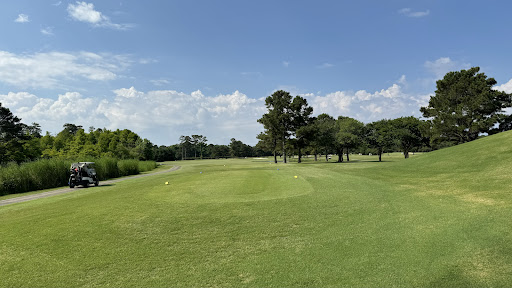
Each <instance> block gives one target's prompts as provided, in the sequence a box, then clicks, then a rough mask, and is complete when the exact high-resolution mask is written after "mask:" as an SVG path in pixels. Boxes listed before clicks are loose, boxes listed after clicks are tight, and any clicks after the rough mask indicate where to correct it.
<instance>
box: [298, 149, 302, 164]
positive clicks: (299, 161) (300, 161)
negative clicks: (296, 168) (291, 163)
mask: <svg viewBox="0 0 512 288" xmlns="http://www.w3.org/2000/svg"><path fill="white" fill-rule="evenodd" d="M301 157H302V154H301V153H300V147H299V160H298V163H302V160H301Z"/></svg>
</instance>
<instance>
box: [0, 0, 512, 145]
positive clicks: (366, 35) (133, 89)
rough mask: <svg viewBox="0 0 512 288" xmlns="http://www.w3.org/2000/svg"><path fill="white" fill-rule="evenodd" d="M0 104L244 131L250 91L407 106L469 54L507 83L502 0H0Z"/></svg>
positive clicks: (252, 110)
mask: <svg viewBox="0 0 512 288" xmlns="http://www.w3.org/2000/svg"><path fill="white" fill-rule="evenodd" d="M0 5H1V9H0V22H1V23H0V27H1V28H0V39H2V40H1V41H0V103H2V105H3V106H5V107H8V108H9V109H11V111H12V112H13V113H14V114H15V115H17V116H19V117H21V118H22V121H23V122H24V123H27V124H29V123H32V122H37V123H39V124H41V126H42V129H43V131H49V132H51V133H53V134H55V133H57V132H59V131H60V130H62V125H63V124H64V123H74V124H77V125H82V126H84V127H89V126H94V127H97V128H98V127H100V128H103V127H106V128H109V129H118V128H119V129H125V128H126V129H130V130H132V131H134V132H136V133H138V134H139V135H140V136H141V137H143V138H148V139H149V140H151V141H152V142H153V143H155V144H158V145H172V144H175V143H177V142H178V138H179V136H180V135H191V134H201V135H205V136H207V138H208V139H209V142H210V143H216V144H228V143H229V139H231V138H236V139H238V140H242V141H243V142H245V143H247V144H251V145H254V144H255V143H256V142H257V139H256V138H255V137H256V135H257V134H258V133H259V132H260V131H262V130H263V128H262V126H261V125H260V124H258V123H257V122H256V119H258V118H260V117H261V115H262V114H263V113H265V106H264V98H265V97H266V96H269V95H271V94H272V93H273V92H274V91H276V90H279V89H284V90H286V91H289V92H291V93H292V95H294V96H295V95H301V96H303V97H305V98H306V99H307V100H308V102H309V104H310V105H311V106H313V108H314V111H315V112H314V113H315V114H316V115H318V114H320V113H329V114H330V115H332V116H334V117H337V116H340V115H343V116H350V117H354V118H356V119H358V120H360V121H363V122H365V123H368V122H371V121H375V120H380V119H383V118H395V117H400V116H410V115H414V116H417V117H419V116H421V115H420V113H419V107H421V106H424V105H426V104H427V103H428V99H429V97H430V95H433V93H434V91H435V81H436V80H438V79H440V78H442V77H443V75H444V74H445V73H446V72H448V71H454V70H460V69H466V68H470V67H472V66H479V67H481V69H482V71H483V72H485V73H486V75H488V76H489V77H494V78H495V79H496V80H497V81H498V85H497V87H496V89H500V90H504V91H507V92H508V93H512V69H511V67H512V57H510V51H512V37H510V27H512V18H511V17H510V11H512V2H510V1H492V0H490V1H485V2H484V1H123V0H121V1H119V0H118V1H92V2H90V1H84V2H82V1H78V2H77V1H59V0H52V1H23V0H18V1H3V3H2V4H0Z"/></svg>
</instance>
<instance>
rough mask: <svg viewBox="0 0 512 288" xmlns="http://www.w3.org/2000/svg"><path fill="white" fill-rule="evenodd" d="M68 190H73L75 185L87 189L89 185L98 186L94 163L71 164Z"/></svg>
mask: <svg viewBox="0 0 512 288" xmlns="http://www.w3.org/2000/svg"><path fill="white" fill-rule="evenodd" d="M69 170H70V171H69V172H70V174H71V175H70V176H69V188H75V186H77V185H82V186H84V187H88V186H89V184H94V186H98V185H99V184H100V181H99V180H98V176H97V175H96V170H94V162H78V163H73V164H71V168H70V169H69Z"/></svg>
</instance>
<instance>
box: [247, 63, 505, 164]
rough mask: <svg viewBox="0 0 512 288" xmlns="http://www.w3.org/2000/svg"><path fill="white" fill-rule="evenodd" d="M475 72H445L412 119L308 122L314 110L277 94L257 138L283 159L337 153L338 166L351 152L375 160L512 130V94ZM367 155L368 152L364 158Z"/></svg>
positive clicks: (299, 100)
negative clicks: (290, 155) (419, 115)
mask: <svg viewBox="0 0 512 288" xmlns="http://www.w3.org/2000/svg"><path fill="white" fill-rule="evenodd" d="M479 71H480V68H479V67H473V68H471V69H468V70H461V71H454V72H448V73H447V74H446V75H445V76H444V78H443V79H440V80H438V81H437V82H436V87H437V89H436V91H435V95H434V96H431V97H430V101H429V103H428V106H426V107H421V108H420V112H421V113H422V114H423V117H425V118H426V120H420V119H418V118H416V117H413V116H409V117H400V118H396V119H382V120H379V121H375V122H372V123H368V124H364V123H362V122H360V121H358V120H356V119H353V118H350V117H345V116H339V117H338V118H334V117H332V116H330V115H328V114H320V115H319V116H317V117H312V116H311V115H312V113H313V107H310V106H309V105H308V103H307V100H306V99H305V98H303V97H301V96H295V97H292V95H290V93H289V92H286V91H283V90H279V91H276V92H274V93H273V94H272V95H271V96H268V97H267V98H266V99H265V106H266V108H267V113H265V114H263V116H262V117H261V118H260V119H258V122H259V123H261V124H263V126H264V129H265V130H264V132H262V133H260V134H259V135H258V136H257V138H258V139H260V142H259V143H258V145H259V146H260V147H263V148H265V149H264V150H266V151H272V152H273V153H274V162H277V158H276V156H277V153H279V152H280V153H281V154H282V155H283V162H285V163H286V161H287V154H288V153H295V152H296V153H297V154H298V156H299V157H298V162H301V155H302V152H303V151H304V150H306V151H307V152H309V153H312V154H314V155H315V159H316V155H317V154H320V153H322V154H326V155H327V154H330V153H334V154H338V162H343V155H346V158H347V161H348V160H349V157H350V156H349V155H350V153H351V152H356V151H361V150H364V151H368V150H372V151H374V152H375V153H376V154H378V155H379V161H380V160H381V155H382V153H384V152H387V151H402V152H403V154H404V156H405V158H408V155H409V152H411V151H431V150H435V149H439V148H443V147H449V146H453V145H457V144H461V143H465V142H469V141H473V140H475V139H477V138H479V137H482V136H484V135H490V134H494V133H498V132H502V131H507V130H510V129H512V115H507V114H505V112H504V109H505V108H509V107H512V94H509V93H506V92H504V91H498V90H496V89H494V85H496V84H497V82H496V80H495V79H494V78H487V76H486V75H485V74H484V73H479ZM365 154H366V153H365Z"/></svg>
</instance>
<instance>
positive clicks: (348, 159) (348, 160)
mask: <svg viewBox="0 0 512 288" xmlns="http://www.w3.org/2000/svg"><path fill="white" fill-rule="evenodd" d="M348 153H350V152H349V151H348V148H347V162H350V158H348Z"/></svg>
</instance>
